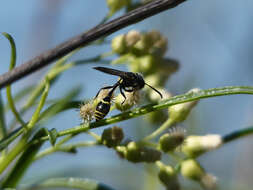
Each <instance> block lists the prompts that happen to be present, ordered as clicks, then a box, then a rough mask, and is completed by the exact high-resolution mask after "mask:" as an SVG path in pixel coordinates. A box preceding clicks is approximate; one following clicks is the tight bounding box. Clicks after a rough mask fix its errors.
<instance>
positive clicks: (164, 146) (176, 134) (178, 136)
mask: <svg viewBox="0 0 253 190" xmlns="http://www.w3.org/2000/svg"><path fill="white" fill-rule="evenodd" d="M184 139H185V132H184V131H183V130H181V129H179V130H178V129H176V130H175V131H173V132H171V133H166V134H164V135H162V136H161V137H160V139H159V145H160V149H161V150H162V151H163V152H170V151H174V150H175V149H176V148H177V147H178V146H180V145H181V144H182V143H183V142H184Z"/></svg>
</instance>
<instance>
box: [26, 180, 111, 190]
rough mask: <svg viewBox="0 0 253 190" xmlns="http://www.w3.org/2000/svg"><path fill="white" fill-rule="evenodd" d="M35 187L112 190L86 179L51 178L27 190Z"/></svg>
mask: <svg viewBox="0 0 253 190" xmlns="http://www.w3.org/2000/svg"><path fill="white" fill-rule="evenodd" d="M37 187H44V188H52V187H60V188H71V189H73V188H74V189H81V190H114V189H112V188H111V187H109V186H107V185H104V184H102V183H100V182H98V181H95V180H91V179H87V178H74V177H70V178H51V179H48V180H45V181H44V182H42V183H40V184H36V185H33V186H31V187H30V188H28V189H34V188H37Z"/></svg>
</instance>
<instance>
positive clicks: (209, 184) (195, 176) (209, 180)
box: [181, 159, 217, 190]
mask: <svg viewBox="0 0 253 190" xmlns="http://www.w3.org/2000/svg"><path fill="white" fill-rule="evenodd" d="M181 174H182V176H184V177H186V178H189V179H191V180H194V181H197V182H199V183H200V184H201V185H202V186H203V187H204V188H205V189H209V190H214V189H215V188H216V181H217V180H216V177H214V176H212V175H210V174H208V173H206V172H205V171H204V169H203V168H202V167H201V166H200V165H199V163H198V162H197V161H196V160H193V159H188V160H185V161H183V162H182V163H181Z"/></svg>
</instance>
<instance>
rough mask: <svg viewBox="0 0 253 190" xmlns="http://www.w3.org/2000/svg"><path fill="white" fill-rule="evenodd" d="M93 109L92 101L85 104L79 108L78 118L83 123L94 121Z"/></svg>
mask: <svg viewBox="0 0 253 190" xmlns="http://www.w3.org/2000/svg"><path fill="white" fill-rule="evenodd" d="M94 113H95V108H94V106H93V101H90V102H87V103H86V104H83V105H81V107H80V112H79V114H80V116H81V118H82V119H83V121H84V122H90V121H91V120H92V119H94Z"/></svg>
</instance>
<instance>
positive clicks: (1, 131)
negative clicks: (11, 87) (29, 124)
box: [0, 91, 6, 140]
mask: <svg viewBox="0 0 253 190" xmlns="http://www.w3.org/2000/svg"><path fill="white" fill-rule="evenodd" d="M5 136H6V124H5V114H4V106H3V100H2V96H1V91H0V140H2V139H3V138H4V137H5Z"/></svg>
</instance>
